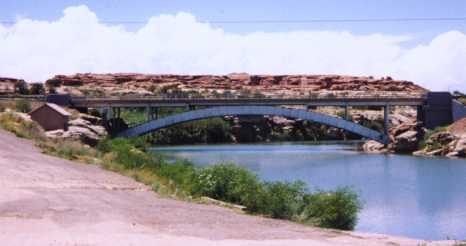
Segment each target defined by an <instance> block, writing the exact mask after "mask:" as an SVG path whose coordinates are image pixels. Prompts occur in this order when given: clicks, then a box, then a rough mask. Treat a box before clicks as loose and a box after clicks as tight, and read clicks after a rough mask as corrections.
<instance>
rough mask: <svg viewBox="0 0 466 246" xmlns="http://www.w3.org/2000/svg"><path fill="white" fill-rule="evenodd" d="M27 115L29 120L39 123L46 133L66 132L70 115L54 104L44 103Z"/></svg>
mask: <svg viewBox="0 0 466 246" xmlns="http://www.w3.org/2000/svg"><path fill="white" fill-rule="evenodd" d="M29 115H30V116H31V119H32V120H34V121H35V122H37V123H39V125H41V126H42V128H44V130H46V131H51V130H58V129H62V130H65V131H66V130H68V120H69V117H70V115H71V114H70V113H68V112H67V111H66V110H65V109H63V108H62V107H60V106H58V105H56V104H54V103H45V104H43V105H42V106H40V107H37V108H36V109H34V110H32V111H31V112H30V113H29Z"/></svg>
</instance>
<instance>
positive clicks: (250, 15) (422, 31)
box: [0, 0, 466, 41]
mask: <svg viewBox="0 0 466 246" xmlns="http://www.w3.org/2000/svg"><path fill="white" fill-rule="evenodd" d="M81 4H85V5H86V6H88V7H89V8H90V9H91V10H92V11H93V12H95V13H96V14H97V15H98V16H99V19H101V20H111V21H128V20H129V21H133V20H138V21H139V20H142V21H145V20H148V19H149V18H150V17H151V16H157V15H160V14H176V13H177V12H180V11H183V12H188V13H191V14H193V15H194V16H196V17H197V18H198V19H200V20H205V21H208V20H270V19H272V20H302V19H360V18H416V17H466V1H464V0H376V1H370V0H288V1H282V0H255V1H254V0H236V1H219V0H170V1H166V0H138V1H131V0H113V1H110V0H99V1H97V0H94V1H76V0H62V1H58V0H41V1H37V0H14V1H2V6H1V8H0V16H1V18H0V19H2V20H15V19H16V18H17V17H18V16H21V17H26V18H32V19H40V20H56V19H57V18H59V17H61V16H62V12H63V9H65V8H66V7H68V6H74V5H81ZM140 26H141V24H127V28H128V29H130V30H131V29H133V30H134V29H137V28H139V27H140ZM214 26H219V27H221V28H223V29H224V30H226V31H230V32H238V33H247V32H254V31H266V32H273V31H289V30H309V29H312V30H338V31H341V30H347V31H351V32H352V33H355V34H369V33H379V32H380V33H385V34H410V35H413V36H416V37H418V38H419V39H420V41H423V40H426V39H428V38H432V37H433V36H435V35H437V34H439V33H442V32H445V31H450V30H459V31H462V32H466V21H445V22H409V23H404V22H400V23H305V24H216V25H214Z"/></svg>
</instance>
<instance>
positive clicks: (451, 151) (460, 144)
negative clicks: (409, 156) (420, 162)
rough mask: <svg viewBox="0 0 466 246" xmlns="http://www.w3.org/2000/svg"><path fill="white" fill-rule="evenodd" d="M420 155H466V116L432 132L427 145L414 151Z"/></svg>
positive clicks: (463, 156) (426, 142)
mask: <svg viewBox="0 0 466 246" xmlns="http://www.w3.org/2000/svg"><path fill="white" fill-rule="evenodd" d="M414 154H415V155H419V156H446V157H461V158H465V157H466V118H463V119H461V120H459V121H457V122H455V123H453V124H452V125H450V126H449V127H447V128H445V129H442V130H440V131H438V132H435V133H433V134H431V135H430V136H429V137H428V138H427V140H426V141H425V146H424V148H422V149H421V150H419V151H416V152H414Z"/></svg>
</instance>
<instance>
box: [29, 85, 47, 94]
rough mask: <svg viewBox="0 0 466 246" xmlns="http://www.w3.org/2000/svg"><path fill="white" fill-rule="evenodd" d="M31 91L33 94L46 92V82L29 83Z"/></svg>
mask: <svg viewBox="0 0 466 246" xmlns="http://www.w3.org/2000/svg"><path fill="white" fill-rule="evenodd" d="M29 92H30V94H31V95H42V94H45V89H44V84H42V83H32V84H29Z"/></svg>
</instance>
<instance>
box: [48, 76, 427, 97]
mask: <svg viewBox="0 0 466 246" xmlns="http://www.w3.org/2000/svg"><path fill="white" fill-rule="evenodd" d="M46 85H47V87H48V88H56V90H57V91H59V92H68V93H71V94H75V95H90V96H101V95H130V94H132V95H140V96H146V95H165V94H175V95H187V94H186V93H189V94H190V95H191V96H196V95H202V96H207V95H209V96H232V95H235V96H244V95H245V94H247V95H254V94H257V95H262V96H275V97H277V96H310V95H312V93H313V92H324V91H333V92H340V93H344V92H346V93H350V92H352V93H356V92H365V93H367V92H387V93H388V92H391V93H394V94H397V95H398V94H417V93H422V92H425V91H426V90H425V89H424V88H422V87H420V86H418V85H416V84H414V83H412V82H409V81H404V80H393V79H392V78H390V77H384V78H380V79H376V78H373V77H357V76H340V75H249V74H229V75H223V76H222V75H150V74H147V75H146V74H133V73H130V74H121V73H120V74H90V73H85V74H75V75H71V76H65V75H57V76H55V77H53V78H52V79H49V80H47V82H46Z"/></svg>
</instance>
